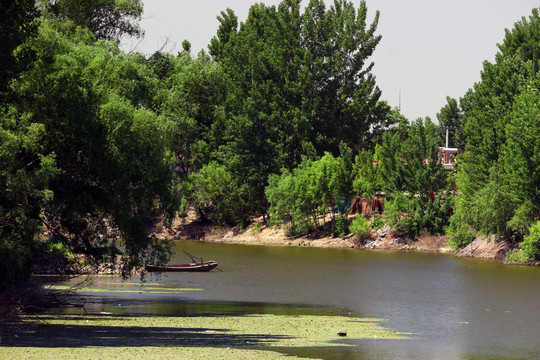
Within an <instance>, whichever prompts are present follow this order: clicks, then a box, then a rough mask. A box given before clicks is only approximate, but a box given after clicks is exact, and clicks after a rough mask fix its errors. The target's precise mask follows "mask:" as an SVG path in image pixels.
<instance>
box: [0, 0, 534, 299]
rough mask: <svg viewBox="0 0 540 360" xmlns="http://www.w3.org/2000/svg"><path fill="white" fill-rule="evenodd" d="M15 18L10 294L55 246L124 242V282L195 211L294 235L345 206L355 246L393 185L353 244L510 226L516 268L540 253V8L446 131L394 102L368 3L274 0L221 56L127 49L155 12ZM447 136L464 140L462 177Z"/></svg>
mask: <svg viewBox="0 0 540 360" xmlns="http://www.w3.org/2000/svg"><path fill="white" fill-rule="evenodd" d="M36 4H37V7H36ZM0 6H1V8H0V9H1V10H2V11H0V17H2V22H1V24H0V35H2V36H1V37H2V39H3V41H2V44H1V45H0V52H1V54H0V55H1V56H0V58H1V59H0V63H1V66H0V185H1V186H0V225H1V227H0V290H3V289H5V288H7V287H9V286H10V285H12V284H13V283H14V282H16V281H18V280H21V279H24V278H25V276H27V275H28V269H29V266H28V265H29V263H30V262H31V261H32V259H35V258H36V256H38V255H39V253H40V252H41V251H42V247H41V246H42V245H43V244H44V243H47V242H61V243H63V244H64V245H65V246H68V247H69V248H70V249H71V250H72V251H75V252H81V253H85V254H87V255H88V256H94V257H95V258H97V259H100V258H102V257H103V254H104V252H107V251H113V250H114V248H113V247H107V246H106V245H110V244H111V243H112V244H115V245H116V244H121V246H119V247H120V248H121V249H122V250H123V251H124V254H125V256H124V259H125V261H126V264H127V265H128V266H127V267H126V270H127V269H129V267H130V266H134V265H140V264H144V263H145V262H147V261H164V260H166V255H167V251H166V248H165V247H163V246H162V245H163V244H162V243H161V242H160V241H158V240H157V239H155V238H152V237H150V236H149V231H150V230H151V229H152V228H155V226H156V225H157V224H164V225H167V223H168V221H169V220H170V219H171V218H172V217H173V216H174V215H175V213H176V212H179V213H180V214H185V213H186V209H188V208H190V207H191V208H194V209H196V210H197V213H198V214H199V216H200V217H201V218H202V219H203V220H207V221H210V222H212V223H214V224H216V225H227V226H229V225H230V226H234V225H237V224H242V225H244V224H245V223H246V222H248V221H250V219H251V218H253V217H255V216H259V215H264V217H265V219H268V216H270V218H271V220H272V221H273V222H274V223H284V224H286V226H287V227H288V229H289V234H290V235H297V234H303V233H306V232H308V231H311V230H313V229H315V228H317V227H320V226H322V225H323V222H322V221H321V219H322V218H323V217H324V216H327V215H328V210H329V209H330V210H331V214H332V215H331V218H332V221H331V224H330V229H329V231H330V232H332V233H333V234H341V235H342V234H345V233H347V231H348V229H347V228H348V224H349V223H348V222H349V220H348V218H347V217H346V216H344V215H343V214H344V213H345V211H346V208H347V206H348V204H349V203H350V199H351V197H352V196H354V195H360V196H362V197H364V198H365V199H367V201H373V199H374V198H375V196H376V194H380V193H381V192H384V193H386V198H387V203H386V212H385V214H384V217H383V218H382V217H373V218H372V219H371V220H369V221H368V220H364V219H362V220H355V222H354V224H352V225H353V230H354V231H355V232H356V233H358V234H362V236H366V234H369V231H370V230H369V227H370V226H373V227H375V226H381V222H383V221H384V222H386V223H387V224H388V225H390V226H391V227H392V229H393V230H394V231H395V232H396V233H397V234H399V235H401V236H403V237H407V238H410V239H414V238H415V237H416V236H418V235H419V234H420V233H421V232H422V231H424V230H427V231H429V232H431V233H434V234H440V233H442V232H444V231H450V232H451V233H452V240H451V241H452V243H453V244H454V245H456V246H462V245H465V244H466V243H467V242H468V241H470V240H471V239H472V238H474V236H475V235H476V234H477V233H478V232H484V233H499V234H501V235H505V236H512V237H513V238H514V239H515V240H516V241H517V242H520V241H522V240H523V243H522V248H523V251H522V252H519V253H514V255H513V256H515V258H516V259H518V260H520V261H528V260H533V259H535V258H536V259H537V258H538V257H539V251H540V250H538V249H540V245H539V244H540V240H539V239H540V236H539V235H538V234H540V232H539V231H538V221H539V220H540V205H539V204H540V191H539V187H538V184H539V181H540V180H539V174H538V172H539V169H540V165H539V163H538V155H537V153H538V146H540V144H537V142H538V139H539V138H540V134H539V127H538V119H539V118H540V114H539V111H540V109H539V107H538V104H539V103H540V102H539V101H538V99H539V98H540V95H539V89H540V82H539V80H538V76H537V72H538V66H539V62H538V61H539V59H538V53H539V49H538V48H539V46H540V39H539V34H540V30H539V28H538V27H539V16H540V15H539V11H538V9H533V11H532V15H530V16H529V17H528V18H523V19H522V20H521V21H519V22H517V23H516V25H515V27H514V28H513V29H512V30H507V32H506V36H505V38H504V40H503V42H502V43H501V44H500V45H499V49H500V52H499V53H498V54H497V55H496V57H495V62H494V63H490V62H485V63H484V66H483V70H482V73H481V81H480V82H478V83H477V84H475V85H474V86H473V88H472V89H471V90H469V91H468V92H467V93H466V94H465V95H464V96H463V97H462V98H461V99H459V100H456V99H452V98H447V104H446V105H445V106H444V107H443V108H442V109H441V111H440V112H439V114H438V115H437V117H438V120H439V124H438V125H437V124H434V123H432V122H431V120H430V119H428V118H427V119H417V120H416V121H412V122H410V121H408V120H407V119H405V118H404V117H403V116H402V115H401V114H400V113H399V111H398V110H395V109H394V110H392V109H390V108H389V106H388V105H387V104H386V102H384V101H381V100H380V97H381V91H380V89H379V88H378V87H377V84H376V81H375V77H374V75H373V74H372V70H373V67H374V64H373V63H372V62H370V60H369V59H370V56H371V55H372V54H373V52H374V51H375V49H376V47H377V45H378V43H379V42H380V40H381V36H380V35H378V34H377V33H376V31H377V25H378V20H379V13H378V12H375V15H374V17H373V19H372V20H371V21H368V11H367V5H366V2H365V1H361V2H360V3H359V5H358V7H355V6H354V5H353V4H352V3H351V2H349V1H346V0H336V1H334V3H333V4H332V5H331V6H329V7H327V6H326V4H325V2H324V1H322V0H311V1H310V2H309V3H308V4H307V5H306V6H305V7H302V6H301V2H300V1H299V0H284V1H282V2H281V3H280V4H279V5H277V6H266V5H264V4H262V3H257V4H255V5H253V6H252V7H251V8H250V10H249V15H248V17H247V19H246V21H245V22H243V23H239V22H238V18H237V17H236V15H235V14H234V12H233V11H232V10H230V9H227V10H225V11H223V12H222V13H221V15H219V16H218V20H219V23H220V25H219V28H218V30H217V34H216V36H215V37H214V38H213V39H212V40H211V42H210V44H209V54H206V53H205V52H201V53H199V54H198V55H196V56H193V55H192V54H191V53H190V50H191V46H190V43H189V41H187V40H186V41H185V42H184V43H183V50H182V51H180V52H179V53H178V54H176V55H174V54H168V53H161V52H157V53H155V54H153V55H152V56H150V57H145V56H143V55H141V54H126V53H125V52H123V51H122V50H121V49H120V48H119V46H118V43H119V40H120V39H121V38H122V37H123V36H141V35H142V31H141V30H140V28H139V26H138V20H139V19H140V17H141V14H142V4H141V1H140V0H99V1H92V2H84V1H79V0H54V1H49V0H43V1H39V2H34V1H26V0H12V1H4V2H2V5H0ZM38 10H39V11H38ZM40 12H41V13H40ZM441 126H450V127H455V128H459V129H461V130H462V131H457V132H455V133H454V134H455V135H454V136H453V137H452V138H451V141H450V142H451V143H450V145H451V146H455V147H458V148H459V149H460V150H461V151H462V152H463V153H462V155H460V157H459V161H458V163H457V165H456V170H455V171H454V172H445V171H444V170H443V166H442V164H441V163H440V159H439V154H438V152H437V150H438V147H439V146H442V145H444V131H443V129H442V127H441ZM454 176H455V177H456V178H457V183H456V182H455V181H454ZM456 184H457V186H456ZM456 192H457V194H458V195H457V196H456ZM452 213H453V215H452ZM451 215H452V217H451V218H450V216H451ZM449 221H450V226H449V227H448V224H449ZM44 229H46V230H48V231H49V234H50V237H49V238H45V237H44V236H43V230H44Z"/></svg>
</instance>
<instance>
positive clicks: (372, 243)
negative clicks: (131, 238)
mask: <svg viewBox="0 0 540 360" xmlns="http://www.w3.org/2000/svg"><path fill="white" fill-rule="evenodd" d="M159 235H160V236H166V237H169V238H172V239H175V240H197V241H203V242H216V243H230V244H247V245H270V246H312V247H331V248H353V249H364V250H380V251H417V252H430V253H449V254H455V255H456V256H459V257H473V258H481V259H491V260H497V261H501V262H504V261H505V257H506V253H507V252H508V251H510V250H512V249H514V248H515V247H516V246H515V245H514V244H512V243H511V242H509V241H508V240H505V239H499V240H497V238H496V237H495V236H494V235H493V236H479V237H478V238H476V239H475V240H474V241H473V242H472V243H471V244H469V245H468V246H467V247H465V248H463V249H461V250H459V251H456V250H455V249H453V248H452V247H451V246H449V245H448V244H447V242H448V239H449V236H448V235H442V236H434V235H430V234H427V233H425V234H422V235H421V236H419V237H418V238H417V239H416V240H414V241H407V240H405V239H403V238H400V237H397V236H396V235H395V233H393V232H392V231H391V229H390V228H389V227H387V226H384V227H382V228H381V229H379V230H377V231H375V232H374V233H373V234H372V235H371V237H369V238H367V239H359V238H357V237H356V236H355V235H353V234H348V235H346V236H344V237H336V236H327V235H325V234H324V233H322V232H314V233H312V234H308V235H306V236H302V237H297V238H291V237H288V236H287V235H286V234H285V230H284V228H283V227H272V226H267V225H265V224H264V222H263V221H262V218H259V219H255V220H254V221H253V222H252V223H251V224H250V225H249V226H248V227H247V228H245V229H242V228H240V227H231V228H215V227H213V226H212V225H210V224H205V223H202V222H200V221H197V220H194V219H193V218H191V219H189V220H187V221H185V220H184V221H182V220H180V219H177V220H176V221H175V222H174V224H173V227H172V229H171V230H170V231H167V232H162V233H160V234H159Z"/></svg>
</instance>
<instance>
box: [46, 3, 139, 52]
mask: <svg viewBox="0 0 540 360" xmlns="http://www.w3.org/2000/svg"><path fill="white" fill-rule="evenodd" d="M48 3H49V4H48V5H49V7H48V10H49V12H50V15H51V16H54V17H56V18H58V19H60V20H62V21H64V22H67V21H71V22H72V23H73V24H74V25H75V26H81V27H83V28H86V29H88V30H90V31H91V32H92V33H94V35H95V36H96V37H97V38H98V39H106V40H113V41H116V42H120V39H121V38H122V37H123V36H125V35H128V36H135V37H141V36H142V35H143V31H142V30H141V29H140V28H139V25H138V21H139V20H140V19H141V16H142V13H143V4H142V2H141V0H93V1H86V0H54V1H50V0H49V1H48Z"/></svg>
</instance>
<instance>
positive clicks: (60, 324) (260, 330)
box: [0, 315, 410, 359]
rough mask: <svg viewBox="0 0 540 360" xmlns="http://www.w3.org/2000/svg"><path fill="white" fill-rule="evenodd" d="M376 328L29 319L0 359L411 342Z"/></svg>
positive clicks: (304, 322)
mask: <svg viewBox="0 0 540 360" xmlns="http://www.w3.org/2000/svg"><path fill="white" fill-rule="evenodd" d="M380 322H381V320H378V319H365V318H362V319H360V318H352V317H345V316H315V315H300V316H294V315H249V316H212V315H209V316H193V317H163V316H157V317H149V316H144V317H124V316H111V315H109V316H103V315H100V316H97V315H84V316H79V315H69V316H58V315H55V316H33V317H26V318H24V319H23V321H22V323H19V324H16V326H14V327H13V328H12V330H11V331H7V332H4V337H3V339H2V343H1V345H2V346H1V347H0V358H2V359H21V358H27V359H28V358H30V359H31V358H40V359H53V358H54V359H62V358H66V359H67V358H70V359H71V358H77V359H85V358H88V359H89V358H92V359H105V358H115V357H118V356H119V355H121V357H122V358H124V359H150V358H152V359H156V358H198V359H206V358H213V359H216V358H217V359H231V358H242V359H252V358H253V359H275V358H280V357H282V356H283V355H282V354H279V353H278V352H276V351H273V348H276V349H277V348H290V347H319V346H325V347H327V346H347V345H344V344H339V343H336V342H334V341H335V340H338V339H344V338H346V339H374V341H379V340H380V339H407V338H410V337H409V336H408V335H407V334H404V333H397V332H392V331H389V330H386V329H384V328H383V327H381V325H380ZM14 325H15V324H14ZM6 334H7V335H6ZM344 336H346V337H344ZM375 339H376V340H375Z"/></svg>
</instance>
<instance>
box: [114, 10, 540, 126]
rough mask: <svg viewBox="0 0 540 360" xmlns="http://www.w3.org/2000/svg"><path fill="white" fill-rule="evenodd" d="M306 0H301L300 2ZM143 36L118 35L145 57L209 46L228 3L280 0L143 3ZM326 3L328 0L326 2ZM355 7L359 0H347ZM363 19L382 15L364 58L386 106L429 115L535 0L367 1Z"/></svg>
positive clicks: (476, 72) (457, 92)
mask: <svg viewBox="0 0 540 360" xmlns="http://www.w3.org/2000/svg"><path fill="white" fill-rule="evenodd" d="M308 1H309V0H303V2H302V5H303V6H305V5H306V4H307V3H308ZM143 2H144V14H143V19H142V20H141V26H142V28H143V29H144V30H145V37H144V39H143V40H124V42H123V48H124V49H125V50H127V51H130V50H135V51H139V52H142V53H145V54H152V53H154V52H155V51H158V50H163V51H169V52H171V53H174V54H176V53H177V52H178V51H180V50H181V49H182V45H181V44H182V41H184V40H188V41H189V42H190V43H191V44H192V53H193V54H197V53H198V52H199V51H200V50H202V49H204V50H205V51H208V44H209V43H210V39H211V38H212V37H213V36H215V34H216V32H217V28H218V26H219V22H218V20H217V16H218V15H219V14H220V12H221V11H223V10H225V9H226V8H231V9H232V10H234V12H235V14H236V15H237V16H238V19H239V21H240V22H243V21H245V19H246V17H247V14H248V11H249V7H250V6H251V5H253V4H254V3H256V2H263V3H264V4H266V5H268V6H270V5H277V4H279V3H280V1H279V0H262V1H256V0H196V1H185V0H143ZM325 2H326V3H327V5H328V6H330V5H331V4H332V3H333V0H332V1H331V0H325ZM352 2H353V4H355V5H356V7H357V8H358V4H359V3H360V0H353V1H352ZM366 2H367V8H368V21H369V23H371V21H372V20H373V18H374V16H375V12H376V11H377V10H378V11H379V12H380V19H379V26H378V28H377V29H378V31H377V34H379V35H382V40H381V42H380V43H379V45H378V46H377V48H376V49H375V52H374V54H373V56H372V57H371V58H370V59H369V60H370V61H373V62H374V63H375V66H374V68H373V73H374V74H375V76H376V79H377V85H378V86H379V88H380V89H381V90H382V98H383V99H384V100H387V101H388V103H389V104H390V106H392V107H399V106H400V105H401V107H400V108H401V112H402V113H403V114H404V115H405V116H406V117H407V118H408V119H409V120H415V119H417V118H418V117H426V116H429V117H431V119H432V120H436V114H437V113H438V112H439V111H440V109H441V107H443V106H444V105H445V104H446V97H447V96H450V97H453V98H456V99H458V98H460V97H462V96H463V95H464V94H465V93H466V92H467V90H468V89H470V88H471V87H472V86H473V85H474V83H475V82H478V81H479V80H480V71H481V70H482V63H483V62H484V61H485V60H488V61H491V62H493V61H494V59H495V54H496V52H497V50H498V49H497V44H498V43H501V42H502V40H503V39H504V34H505V33H504V30H505V29H506V28H508V29H511V28H513V26H514V23H515V22H517V21H519V20H520V19H521V18H522V17H523V16H525V17H527V18H528V17H529V15H530V14H531V10H532V8H533V7H538V6H539V3H538V0H407V1H404V0H366Z"/></svg>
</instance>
